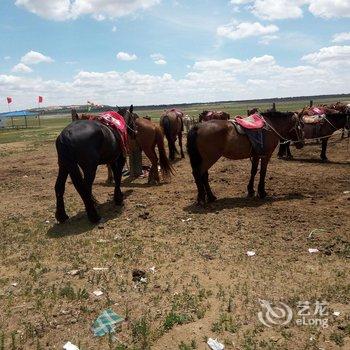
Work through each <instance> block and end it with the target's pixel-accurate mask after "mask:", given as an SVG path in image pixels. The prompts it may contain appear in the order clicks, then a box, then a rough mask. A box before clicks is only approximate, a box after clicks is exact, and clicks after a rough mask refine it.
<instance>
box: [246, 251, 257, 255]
mask: <svg viewBox="0 0 350 350" xmlns="http://www.w3.org/2000/svg"><path fill="white" fill-rule="evenodd" d="M255 254H256V253H255V252H254V250H248V251H247V255H248V256H254V255H255Z"/></svg>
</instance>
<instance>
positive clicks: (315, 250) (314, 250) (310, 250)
mask: <svg viewBox="0 0 350 350" xmlns="http://www.w3.org/2000/svg"><path fill="white" fill-rule="evenodd" d="M318 252H319V250H318V249H317V248H309V253H310V254H313V253H318Z"/></svg>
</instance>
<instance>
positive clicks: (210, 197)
mask: <svg viewBox="0 0 350 350" xmlns="http://www.w3.org/2000/svg"><path fill="white" fill-rule="evenodd" d="M216 200H217V198H216V197H215V196H214V195H212V196H209V197H208V203H213V202H215V201H216Z"/></svg>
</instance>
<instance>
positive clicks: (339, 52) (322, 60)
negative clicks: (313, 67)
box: [302, 46, 350, 66]
mask: <svg viewBox="0 0 350 350" xmlns="http://www.w3.org/2000/svg"><path fill="white" fill-rule="evenodd" d="M302 60H304V61H307V62H309V63H311V64H318V65H334V66H336V65H339V64H341V65H350V46H329V47H323V48H322V49H320V50H318V51H316V52H313V53H310V54H308V55H305V56H303V57H302Z"/></svg>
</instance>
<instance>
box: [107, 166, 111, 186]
mask: <svg viewBox="0 0 350 350" xmlns="http://www.w3.org/2000/svg"><path fill="white" fill-rule="evenodd" d="M107 170H108V177H107V180H106V183H107V184H109V185H111V184H112V183H113V171H112V169H111V166H110V165H109V164H107Z"/></svg>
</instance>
